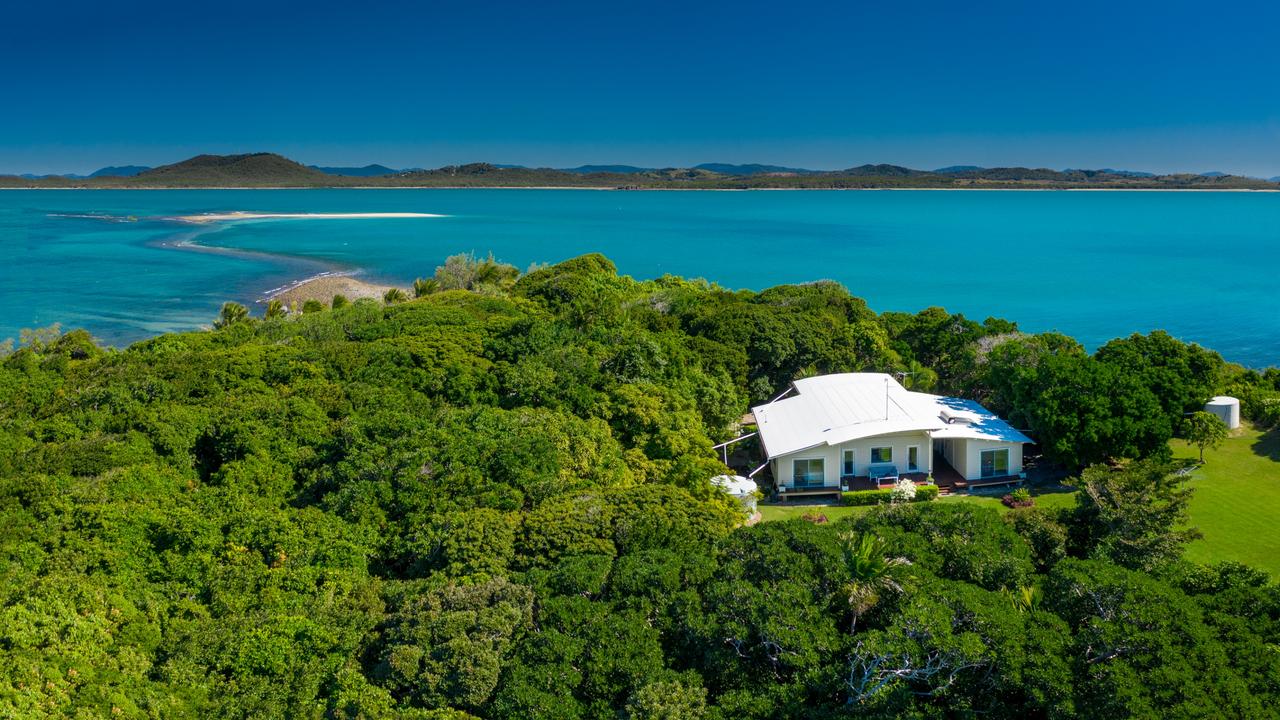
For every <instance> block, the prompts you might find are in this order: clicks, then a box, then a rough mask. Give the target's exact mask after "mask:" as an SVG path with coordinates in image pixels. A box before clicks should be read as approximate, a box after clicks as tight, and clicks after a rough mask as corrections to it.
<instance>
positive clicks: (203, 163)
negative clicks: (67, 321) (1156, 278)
mask: <svg viewBox="0 0 1280 720" xmlns="http://www.w3.org/2000/svg"><path fill="white" fill-rule="evenodd" d="M0 187H3V188H200V187H205V188H208V187H250V188H252V187H298V188H307V187H317V188H318V187H565V188H575V187H582V188H613V189H635V190H643V189H708V190H710V189H744V190H745V189H757V188H758V189H765V188H783V189H785V188H792V189H875V188H902V189H909V188H921V189H926V188H937V189H945V188H970V189H973V188H991V189H1039V188H1046V189H1052V188H1061V189H1070V188H1078V189H1084V188H1100V189H1108V188H1115V189H1126V188H1127V189H1192V190H1194V189H1209V190H1222V189H1227V190H1230V189H1257V190H1276V189H1280V177H1275V178H1271V179H1270V180H1263V179H1260V178H1250V177H1242V176H1238V175H1228V174H1225V173H1220V172H1209V173H1199V174H1195V173H1178V174H1168V175H1157V174H1154V173H1148V172H1140V171H1134V170H1116V169H1111V168H1106V169H1101V170H1076V169H1068V170H1051V169H1048V168H1023V167H1002V168H986V167H979V166H976V165H953V166H950V167H944V168H938V169H935V170H916V169H913V168H908V167H904V166H901V165H890V164H867V165H858V166H855V167H850V168H846V169H843V170H808V169H804V168H795V167H784V166H780V165H761V164H730V163H703V164H701V165H695V166H694V167H690V168H644V167H636V166H632V165H582V166H578V167H573V168H530V167H524V166H520V165H498V164H491V163H471V164H467V165H448V166H445V167H440V168H435V169H429V170H428V169H419V168H414V169H399V170H397V169H395V168H391V167H387V166H385V165H377V164H371V165H365V166H363V167H326V166H315V165H303V164H302V163H299V162H295V161H293V160H290V159H289V158H286V157H283V156H281V155H277V154H275V153H265V152H263V153H249V154H243V155H197V156H196V157H193V158H189V159H187V160H183V161H181V162H176V163H173V164H170V165H162V166H160V167H146V166H141V165H124V166H113V167H105V168H102V169H101V170H98V171H96V172H93V173H91V174H90V175H88V176H78V175H44V176H33V175H0Z"/></svg>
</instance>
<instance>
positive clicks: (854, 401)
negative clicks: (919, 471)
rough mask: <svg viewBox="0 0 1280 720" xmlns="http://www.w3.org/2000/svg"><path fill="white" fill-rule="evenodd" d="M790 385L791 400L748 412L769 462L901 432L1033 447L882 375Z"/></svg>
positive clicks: (961, 403)
mask: <svg viewBox="0 0 1280 720" xmlns="http://www.w3.org/2000/svg"><path fill="white" fill-rule="evenodd" d="M792 385H793V386H794V388H795V393H794V394H792V395H791V396H789V397H786V398H783V399H781V400H775V401H774V402H771V403H767V404H765V405H759V406H757V407H754V408H752V412H753V413H754V414H755V417H756V424H757V425H758V427H759V428H760V438H761V440H762V441H763V444H764V448H765V451H766V452H767V453H768V455H769V457H771V458H774V457H778V456H780V455H788V454H790V453H793V452H797V451H800V450H805V449H808V448H812V447H817V446H820V445H838V444H840V443H844V442H848V441H850V440H858V439H861V438H866V437H875V436H878V435H890V434H893V433H904V432H928V433H930V434H931V435H932V436H933V437H937V438H973V439H981V440H1002V441H1006V442H1020V443H1023V442H1031V440H1030V439H1028V438H1027V437H1026V436H1025V435H1023V434H1022V433H1020V432H1018V431H1017V430H1015V429H1013V428H1012V427H1010V426H1009V424H1008V423H1006V422H1005V421H1003V420H1001V419H1000V418H998V417H996V416H995V415H994V414H993V413H991V412H990V411H988V410H987V409H986V408H984V407H982V406H981V405H979V404H978V403H976V402H973V401H972V400H962V399H959V398H947V397H941V396H938V395H930V394H928V393H918V392H911V391H910V390H907V389H906V388H904V387H902V385H901V384H899V383H898V381H897V380H895V379H894V378H893V377H892V376H890V375H886V374H884V373H839V374H834V375H820V376H818V377H810V378H803V379H801V380H796V381H795V382H794V383H792ZM944 411H945V413H946V416H945V417H944ZM949 419H950V420H951V422H948V420H949ZM966 420H967V422H965V421H966Z"/></svg>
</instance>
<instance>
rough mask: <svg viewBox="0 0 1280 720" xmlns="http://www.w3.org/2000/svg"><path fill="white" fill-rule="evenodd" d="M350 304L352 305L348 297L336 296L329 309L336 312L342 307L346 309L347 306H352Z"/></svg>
mask: <svg viewBox="0 0 1280 720" xmlns="http://www.w3.org/2000/svg"><path fill="white" fill-rule="evenodd" d="M350 304H351V301H350V300H348V299H347V296H346V295H334V296H333V302H331V303H329V307H331V308H333V309H334V310H337V309H338V308H340V307H346V306H347V305H350Z"/></svg>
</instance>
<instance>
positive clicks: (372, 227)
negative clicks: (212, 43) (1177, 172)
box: [0, 190, 1280, 366]
mask: <svg viewBox="0 0 1280 720" xmlns="http://www.w3.org/2000/svg"><path fill="white" fill-rule="evenodd" d="M231 210H247V211H261V212H313V213H314V212H333V213H346V212H424V213H442V214H445V215H447V216H448V217H443V218H412V219H366V220H349V219H348V220H319V219H308V220H292V219H290V220H285V219H278V220H265V221H241V222H235V223H224V224H221V225H215V226H192V225H186V224H181V223H176V222H173V221H170V220H163V219H160V218H163V217H166V216H174V215H181V214H191V213H202V212H219V211H231ZM86 215H88V216H93V217H83V216H86ZM130 216H132V217H133V218H136V221H127V222H125V221H120V220H121V219H123V218H129V217H130ZM464 251H475V252H477V253H480V254H484V253H488V252H490V251H492V252H493V253H494V254H495V255H496V256H497V257H498V258H499V259H502V260H505V261H507V262H511V263H514V264H516V265H518V266H520V267H522V268H523V267H525V266H527V265H529V264H530V263H533V262H555V261H558V260H563V259H565V258H568V257H572V256H574V255H579V254H581V253H586V252H593V251H594V252H602V253H604V254H606V255H608V256H609V257H610V258H612V259H613V260H614V261H615V262H616V263H617V264H618V267H619V269H620V271H621V272H623V273H626V274H630V275H633V276H635V277H637V278H652V277H655V276H658V275H661V274H663V273H675V274H680V275H687V276H694V277H704V278H707V279H709V280H712V281H714V282H717V283H720V284H722V285H725V286H727V287H730V288H752V289H759V288H763V287H767V286H770V285H776V284H779V283H791V282H803V281H808V280H816V279H824V278H826V279H834V280H838V281H840V282H841V283H843V284H845V285H846V286H847V287H849V289H850V290H851V291H852V292H853V293H854V294H856V295H859V296H861V297H864V298H866V300H867V301H868V302H869V303H870V305H871V307H872V308H874V309H876V310H919V309H921V308H925V307H928V306H930V305H942V306H945V307H947V308H948V309H950V310H953V311H960V312H964V313H965V314H966V315H969V316H971V317H974V318H976V319H979V320H980V319H982V318H985V317H987V316H989V315H996V316H1001V317H1006V318H1008V319H1011V320H1015V321H1017V322H1018V323H1019V324H1020V325H1021V327H1022V328H1023V329H1025V330H1031V331H1042V330H1059V331H1061V332H1064V333H1067V334H1070V335H1072V336H1074V337H1076V338H1078V339H1079V340H1081V341H1082V342H1084V343H1085V344H1086V345H1087V346H1089V347H1091V348H1092V347H1096V346H1097V345H1098V344H1100V343H1102V342H1105V341H1106V340H1108V339H1110V338H1112V337H1116V336H1119V335H1126V334H1129V333H1131V332H1145V331H1148V330H1151V329H1154V328H1163V329H1166V330H1168V331H1169V332H1171V333H1173V334H1174V335H1176V336H1178V337H1180V338H1183V339H1185V340H1192V341H1196V342H1199V343H1201V344H1203V345H1206V346H1208V347H1211V348H1213V349H1215V350H1218V351H1220V352H1222V353H1223V355H1225V356H1226V357H1227V358H1228V359H1230V360H1234V361H1237V362H1241V363H1244V364H1246V365H1251V366H1265V365H1274V364H1280V302H1278V301H1280V194H1276V193H1177V192H998V191H991V192H930V191H919V192H909V191H893V192H887V191H886V192H832V191H788V192H769V191H757V192H679V191H674V192H599V191H573V190H564V191H560V190H190V191H187V190H168V191H104V190H83V191H74V190H72V191H20V190H15V191H0V257H2V260H0V338H4V337H13V336H16V335H17V334H18V330H19V328H23V327H36V326H44V325H48V324H51V323H54V322H58V323H61V324H62V325H63V326H64V327H68V328H69V327H85V328H88V329H89V330H90V331H91V332H92V333H93V334H94V335H95V336H97V337H98V338H100V339H102V340H103V341H105V342H107V343H110V344H114V345H122V344H126V343H128V342H131V341H134V340H138V339H141V338H144V337H148V336H150V335H154V334H156V333H160V332H164V331H167V330H185V329H192V328H196V327H199V326H201V325H207V324H209V323H210V322H211V321H212V319H213V317H214V315H215V314H216V313H217V310H218V307H219V306H220V304H221V303H222V302H223V301H225V300H238V301H241V302H246V303H252V302H254V301H255V300H257V299H259V298H261V297H262V295H263V293H264V292H265V291H267V290H269V289H271V288H275V287H279V286H281V285H283V284H286V283H288V282H290V281H292V280H295V279H298V278H300V277H305V276H309V275H314V274H317V273H320V272H324V271H326V270H332V269H340V270H348V271H355V272H358V273H359V274H360V276H361V277H364V278H367V279H370V280H375V281H379V280H380V281H393V282H399V283H408V282H410V281H412V280H413V278H415V277H418V276H424V275H428V274H430V273H431V272H432V270H433V268H434V267H435V266H436V265H438V264H439V263H441V262H442V261H443V260H444V258H445V257H446V256H448V255H450V254H453V253H457V252H464ZM257 307H258V309H257V310H256V312H260V306H257Z"/></svg>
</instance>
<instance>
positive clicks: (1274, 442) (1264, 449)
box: [1253, 427, 1280, 462]
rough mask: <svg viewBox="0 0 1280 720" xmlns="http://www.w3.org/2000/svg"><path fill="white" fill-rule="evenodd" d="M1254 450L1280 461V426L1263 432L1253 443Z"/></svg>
mask: <svg viewBox="0 0 1280 720" xmlns="http://www.w3.org/2000/svg"><path fill="white" fill-rule="evenodd" d="M1253 452H1254V453H1256V454H1258V455H1261V456H1263V457H1265V458H1271V459H1272V460H1274V461H1276V462H1280V427H1274V428H1271V429H1270V430H1268V431H1266V432H1264V433H1262V435H1261V436H1260V437H1259V438H1258V439H1257V440H1256V441H1254V443H1253Z"/></svg>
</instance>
